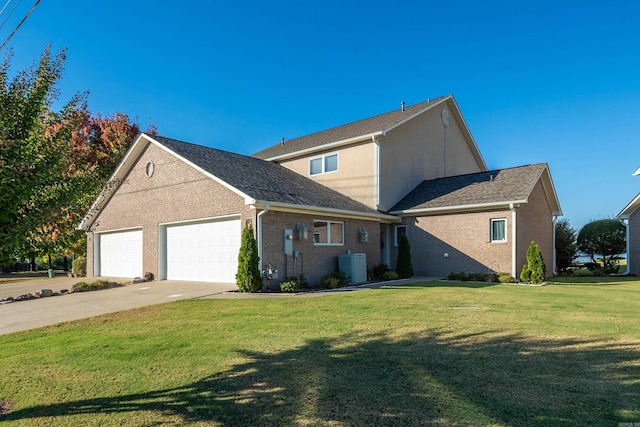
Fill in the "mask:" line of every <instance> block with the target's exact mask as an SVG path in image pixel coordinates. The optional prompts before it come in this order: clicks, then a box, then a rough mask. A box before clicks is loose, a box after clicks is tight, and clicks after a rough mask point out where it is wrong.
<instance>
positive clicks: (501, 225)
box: [491, 218, 507, 242]
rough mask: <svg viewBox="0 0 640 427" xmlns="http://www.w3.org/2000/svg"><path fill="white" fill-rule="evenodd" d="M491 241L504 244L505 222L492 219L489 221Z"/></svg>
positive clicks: (505, 239) (505, 237)
mask: <svg viewBox="0 0 640 427" xmlns="http://www.w3.org/2000/svg"><path fill="white" fill-rule="evenodd" d="M491 241H492V242H506V241H507V220H506V219H504V218H502V219H492V220H491Z"/></svg>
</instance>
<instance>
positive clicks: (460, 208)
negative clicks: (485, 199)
mask: <svg viewBox="0 0 640 427" xmlns="http://www.w3.org/2000/svg"><path fill="white" fill-rule="evenodd" d="M527 202H528V200H527V199H523V200H509V201H502V202H489V203H473V204H468V205H457V206H440V207H436V208H416V209H400V210H395V211H391V212H389V213H390V214H392V215H399V216H413V215H442V214H450V213H462V212H477V211H490V210H496V209H510V208H511V207H512V206H517V205H521V204H525V203H527Z"/></svg>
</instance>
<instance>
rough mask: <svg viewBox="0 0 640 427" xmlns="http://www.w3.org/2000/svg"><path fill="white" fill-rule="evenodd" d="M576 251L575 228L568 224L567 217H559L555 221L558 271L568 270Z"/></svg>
mask: <svg viewBox="0 0 640 427" xmlns="http://www.w3.org/2000/svg"><path fill="white" fill-rule="evenodd" d="M577 252H578V245H577V244H576V230H575V229H573V228H572V227H571V226H570V225H569V220H568V219H561V220H560V221H558V222H556V267H557V268H558V272H559V273H563V272H567V271H568V270H569V267H571V264H573V262H574V261H575V259H576V257H577Z"/></svg>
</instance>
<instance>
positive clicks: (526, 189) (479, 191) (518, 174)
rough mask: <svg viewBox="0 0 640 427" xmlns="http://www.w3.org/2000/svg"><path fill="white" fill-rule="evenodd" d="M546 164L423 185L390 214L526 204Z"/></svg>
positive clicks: (401, 201)
mask: <svg viewBox="0 0 640 427" xmlns="http://www.w3.org/2000/svg"><path fill="white" fill-rule="evenodd" d="M546 168H547V165H546V164H545V163H538V164H535V165H527V166H520V167H515V168H509V169H500V170H493V171H487V172H479V173H473V174H468V175H458V176H451V177H447V178H438V179H432V180H428V181H423V182H422V183H420V184H419V185H418V186H417V187H416V188H414V189H413V190H412V191H411V192H410V193H409V194H407V195H406V196H405V197H404V198H403V199H402V200H400V201H399V202H398V203H397V204H396V205H395V206H394V207H393V208H391V209H390V212H397V211H406V210H414V209H425V210H427V209H436V208H449V207H458V206H473V205H483V204H491V203H502V202H513V201H522V200H526V199H527V198H528V197H529V194H531V191H532V190H533V187H534V186H535V185H536V183H537V182H538V180H539V179H540V176H541V175H542V173H543V172H544V170H545V169H546Z"/></svg>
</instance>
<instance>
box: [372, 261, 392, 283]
mask: <svg viewBox="0 0 640 427" xmlns="http://www.w3.org/2000/svg"><path fill="white" fill-rule="evenodd" d="M387 271H389V267H387V264H378V265H376V266H375V267H373V268H372V269H371V271H370V272H369V276H371V278H372V279H373V280H381V279H382V278H383V277H382V276H383V275H384V273H386V272H387Z"/></svg>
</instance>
